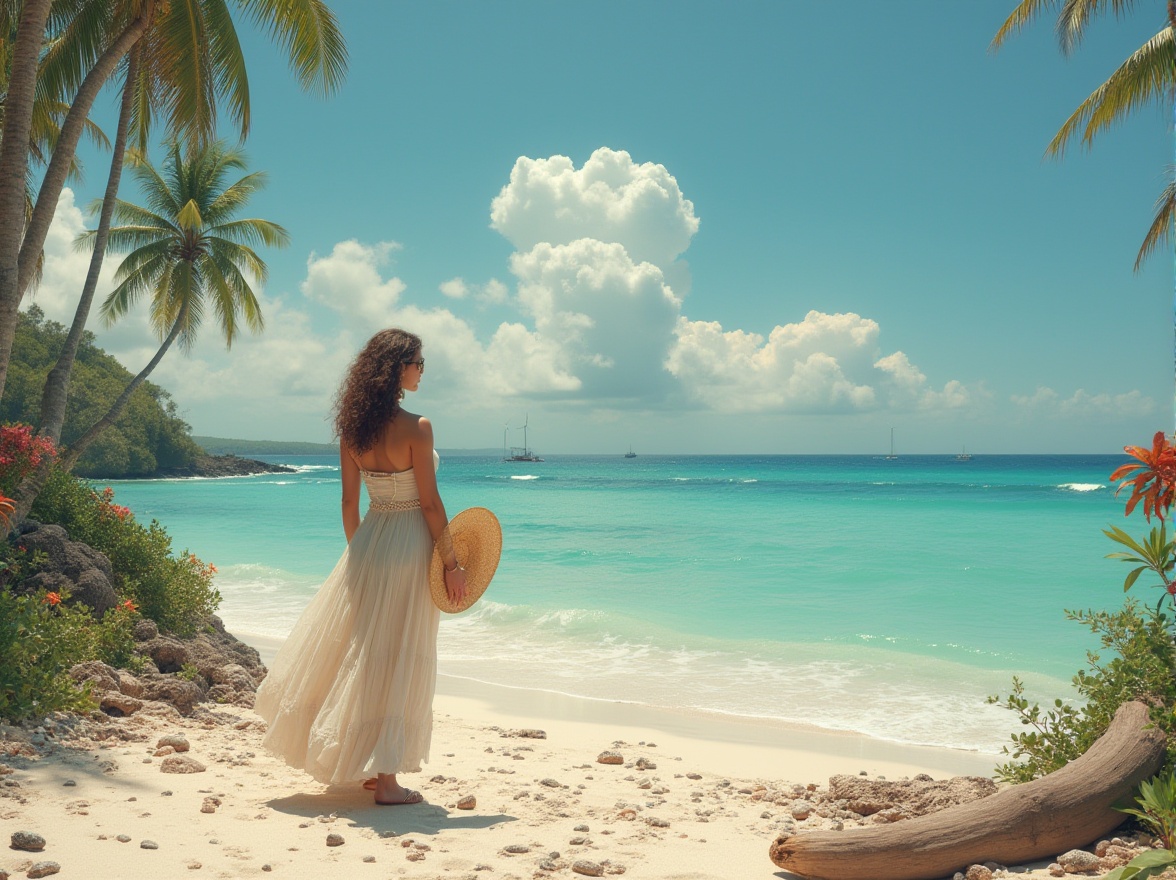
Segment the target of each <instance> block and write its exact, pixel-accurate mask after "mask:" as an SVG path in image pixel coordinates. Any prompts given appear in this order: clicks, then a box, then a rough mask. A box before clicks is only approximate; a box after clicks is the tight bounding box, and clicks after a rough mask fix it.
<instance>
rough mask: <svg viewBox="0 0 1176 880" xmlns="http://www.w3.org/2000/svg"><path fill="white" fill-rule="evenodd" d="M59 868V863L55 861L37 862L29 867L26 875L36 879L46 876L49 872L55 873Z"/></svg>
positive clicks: (33, 879)
mask: <svg viewBox="0 0 1176 880" xmlns="http://www.w3.org/2000/svg"><path fill="white" fill-rule="evenodd" d="M60 870H61V865H59V864H57V862H37V863H36V864H35V865H33V866H32V867H31V868H29V872H28V874H27V875H26V876H28V877H30V878H32V880H37V878H38V877H48V876H49V875H50V874H56V873H57V872H58V871H60Z"/></svg>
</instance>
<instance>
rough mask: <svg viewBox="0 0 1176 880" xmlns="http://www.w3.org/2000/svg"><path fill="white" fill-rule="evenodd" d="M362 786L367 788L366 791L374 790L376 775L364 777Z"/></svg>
mask: <svg viewBox="0 0 1176 880" xmlns="http://www.w3.org/2000/svg"><path fill="white" fill-rule="evenodd" d="M363 787H364V788H365V789H367V790H368V791H375V790H376V777H374V776H373V777H372V778H371V779H365V780H364V781H363Z"/></svg>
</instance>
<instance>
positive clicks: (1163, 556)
mask: <svg viewBox="0 0 1176 880" xmlns="http://www.w3.org/2000/svg"><path fill="white" fill-rule="evenodd" d="M1124 451H1125V452H1126V453H1127V454H1128V455H1130V456H1131V457H1132V458H1133V459H1135V461H1133V462H1128V463H1126V464H1124V465H1122V466H1121V467H1119V468H1116V469H1115V471H1114V473H1113V474H1112V475H1111V479H1112V480H1115V481H1121V482H1119V487H1118V488H1119V491H1123V490H1126V489H1128V488H1130V489H1131V495H1130V497H1129V498H1128V501H1127V506H1126V515H1128V516H1129V515H1130V514H1131V513H1132V512H1133V511H1134V510H1136V509H1137V507H1138V505H1139V502H1140V501H1142V502H1143V511H1144V514H1145V516H1146V517H1147V519H1148V520H1150V519H1151V517H1152V516H1153V515H1154V516H1156V517H1157V518H1158V519H1159V520H1160V521H1161V522H1163V521H1165V520H1166V519H1167V517H1168V516H1169V514H1170V512H1171V507H1172V503H1173V495H1174V491H1173V490H1174V488H1176V467H1174V466H1173V465H1174V452H1173V447H1172V444H1171V439H1170V438H1168V437H1166V436H1165V435H1164V434H1163V433H1162V432H1161V433H1158V434H1156V436H1155V437H1154V438H1153V440H1152V446H1151V448H1147V447H1139V446H1128V447H1126V448H1125V449H1124ZM1105 534H1106V535H1107V536H1108V537H1109V538H1111V539H1112V540H1113V541H1115V542H1116V543H1118V544H1120V545H1122V546H1125V547H1127V548H1128V549H1127V551H1119V552H1115V553H1111V554H1108V558H1110V559H1117V560H1121V561H1124V562H1128V563H1131V564H1132V565H1133V566H1134V567H1133V568H1132V570H1131V572H1130V573H1129V574H1128V575H1127V578H1126V580H1125V582H1124V585H1123V589H1124V591H1127V590H1130V589H1131V587H1132V586H1134V584H1135V583H1136V582H1137V581H1138V579H1139V578H1140V577H1141V576H1142V575H1143V574H1144V573H1145V572H1149V571H1150V572H1151V573H1152V574H1153V575H1155V577H1156V578H1157V579H1158V581H1159V582H1158V583H1157V584H1155V586H1156V587H1158V588H1159V589H1160V591H1161V592H1160V597H1159V601H1158V602H1157V603H1156V604H1155V606H1154V607H1152V606H1151V605H1140V604H1139V603H1137V602H1135V601H1133V600H1130V599H1129V600H1127V602H1126V603H1125V604H1124V606H1123V608H1122V609H1120V610H1119V611H1114V612H1108V611H1067V612H1066V616H1067V617H1069V618H1070V619H1071V620H1075V621H1077V622H1079V623H1081V624H1083V625H1085V626H1087V627H1089V628H1090V630H1091V632H1093V633H1094V634H1095V635H1096V636H1098V638H1099V642H1100V645H1101V648H1102V651H1103V652H1104V653H1108V654H1109V657H1110V659H1109V660H1108V659H1104V658H1103V656H1102V655H1101V654H1098V653H1093V652H1092V653H1090V654H1089V655H1088V669H1086V670H1081V671H1079V672H1078V673H1077V674H1076V675H1075V676H1074V689H1075V690H1076V691H1077V692H1078V694H1079V696H1080V697H1082V698H1083V699H1084V700H1085V702H1084V703H1083V704H1081V705H1078V706H1075V705H1073V704H1071V703H1068V702H1065V701H1063V700H1060V699H1058V700H1055V701H1054V704H1053V707H1052V708H1049V709H1042V708H1041V707H1040V706H1039V705H1038V704H1036V703H1031V702H1030V701H1029V700H1028V699H1027V698H1026V697H1025V695H1024V689H1023V687H1022V685H1021V682H1020V681H1019V680H1017V679H1016V678H1014V679H1013V691H1012V693H1011V694H1010V695H1009V696H1007V697H1005V698H1004V699H1003V700H1000V699H998V698H997V697H990V698H989V702H992V703H996V702H1000V703H1002V704H1003V705H1004V706H1005V707H1007V708H1009V709H1011V710H1012V711H1014V712H1016V713H1017V715H1018V716H1019V718H1020V721H1021V723H1022V724H1023V725H1025V726H1027V727H1029V728H1030V730H1028V731H1025V732H1022V733H1018V734H1014V735H1013V737H1012V743H1013V744H1012V746H1011V747H1006V749H1005V753H1006V754H1010V755H1012V757H1013V758H1014V760H1013V761H1010V762H1008V763H1006V764H1003V765H1001V766H1000V767H998V768H997V775H998V776H999V777H1001V778H1003V779H1005V780H1008V781H1011V782H1025V781H1028V780H1030V779H1036V778H1037V777H1039V776H1044V775H1045V774H1046V773H1051V772H1052V771H1054V770H1057V769H1058V768H1060V767H1062V766H1064V765H1065V764H1066V763H1067V762H1069V761H1071V760H1073V759H1074V758H1076V757H1078V756H1079V755H1081V754H1082V753H1083V752H1085V751H1086V749H1087V748H1089V747H1090V745H1091V744H1092V743H1093V742H1094V741H1095V740H1096V739H1098V737H1100V736H1102V734H1103V733H1104V732H1105V731H1106V728H1107V726H1108V725H1109V724H1110V722H1111V719H1112V718H1113V717H1114V714H1115V711H1116V710H1117V709H1118V708H1119V706H1121V705H1122V704H1123V703H1124V702H1126V701H1128V700H1137V699H1138V700H1143V701H1145V702H1146V703H1147V704H1148V705H1149V706H1150V707H1151V718H1152V721H1153V722H1154V723H1155V724H1156V725H1157V726H1158V727H1159V728H1160V729H1162V730H1163V731H1165V733H1167V734H1168V757H1167V760H1166V765H1167V766H1169V767H1176V711H1174V710H1176V638H1174V637H1176V584H1174V583H1173V579H1172V574H1173V566H1174V562H1176V547H1174V544H1173V542H1171V541H1169V539H1168V535H1167V530H1166V528H1165V527H1164V526H1162V525H1161V526H1158V527H1156V528H1154V529H1152V530H1151V532H1150V533H1149V534H1148V535H1147V536H1146V537H1144V538H1142V539H1138V540H1137V539H1135V538H1132V537H1131V536H1130V535H1129V534H1128V533H1127V532H1126V531H1124V530H1123V529H1120V528H1118V527H1115V526H1112V527H1111V528H1110V529H1107V530H1106V531H1105ZM1165 606H1167V608H1168V610H1165ZM1169 611H1171V612H1173V613H1171V614H1170V613H1169ZM1124 876H1131V875H1124Z"/></svg>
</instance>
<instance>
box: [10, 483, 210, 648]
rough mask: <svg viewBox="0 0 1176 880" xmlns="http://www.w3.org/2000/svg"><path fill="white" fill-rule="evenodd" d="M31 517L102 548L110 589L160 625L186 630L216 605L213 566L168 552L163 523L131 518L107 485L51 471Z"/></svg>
mask: <svg viewBox="0 0 1176 880" xmlns="http://www.w3.org/2000/svg"><path fill="white" fill-rule="evenodd" d="M32 516H33V517H34V518H35V519H39V520H41V521H42V522H52V523H57V524H59V525H61V526H62V527H63V528H64V529H65V530H66V531H67V532H69V536H70V538H72V539H73V540H75V541H82V542H84V543H86V544H89V545H90V546H91V547H93V548H94V549H95V550H100V551H101V552H103V553H105V554H106V556H107V558H108V559H109V560H110V565H111V568H112V569H113V571H114V578H115V584H114V588H115V590H116V592H118V594H119V595H120V596H122V597H124V599H125V600H127V601H130V602H131V603H132V606H133V607H134V609H137V610H138V612H139V613H141V614H142V615H143V616H144V617H148V618H150V619H151V620H154V621H155V622H156V623H157V624H159V626H160V628H162V629H164V630H168V631H171V632H174V633H176V634H178V635H189V634H191V633H192V632H194V631H195V630H196V629H197V628H199V627H201V626H203V625H204V624H205V623H206V622H207V620H208V617H209V615H211V614H212V613H214V612H215V611H216V607H217V605H219V604H220V594H219V593H218V592H217V591H216V588H215V587H214V586H213V577H214V575H215V574H216V568H215V567H214V566H212V565H208V564H205V563H204V562H202V561H201V560H200V559H198V558H197V557H196V556H195V555H194V554H191V553H188V552H187V551H184V552H183V553H179V554H175V555H173V553H172V547H171V537H170V536H169V535H168V533H167V532H166V531H165V530H164V528H163V526H161V525H160V524H159V523H158V522H156V521H154V520H153V521H152V522H151V523H150V524H149V525H146V526H144V525H142V524H141V523H139V522H137V521H136V519H135V517H134V514H132V513H131V511H130V510H129V509H127V508H126V507H123V506H121V505H119V504H115V502H114V491H113V490H112V489H110V488H109V487H107V488H105V489H103V490H101V491H95V490H94V489H92V488H91V487H90V485H89V484H88V483H87V482H85V481H83V480H79V479H77V478H76V477H73V476H70V475H69V474H64V473H60V472H55V473H53V474H52V475H51V476H50V478H49V480H48V482H47V483H46V484H45V488H44V489H42V490H41V494H40V495H39V496H38V497H37V501H36V503H35V504H34V505H33V510H32Z"/></svg>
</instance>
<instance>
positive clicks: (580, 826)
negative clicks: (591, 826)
mask: <svg viewBox="0 0 1176 880" xmlns="http://www.w3.org/2000/svg"><path fill="white" fill-rule="evenodd" d="M572 830H573V831H587V830H588V826H587V825H577V826H576V827H575V828H573V829H572Z"/></svg>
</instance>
